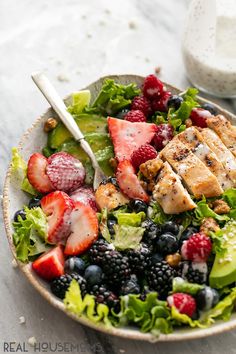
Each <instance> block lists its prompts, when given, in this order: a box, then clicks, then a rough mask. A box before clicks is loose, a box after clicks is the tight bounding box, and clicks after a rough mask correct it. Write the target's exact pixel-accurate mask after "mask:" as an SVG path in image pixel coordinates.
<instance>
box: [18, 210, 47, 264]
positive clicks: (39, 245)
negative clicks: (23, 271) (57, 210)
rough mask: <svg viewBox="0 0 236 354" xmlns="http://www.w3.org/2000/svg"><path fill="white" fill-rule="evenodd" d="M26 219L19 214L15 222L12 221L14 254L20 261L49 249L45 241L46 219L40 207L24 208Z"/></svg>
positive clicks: (26, 260)
mask: <svg viewBox="0 0 236 354" xmlns="http://www.w3.org/2000/svg"><path fill="white" fill-rule="evenodd" d="M24 210H25V213H26V219H25V220H23V219H22V218H21V217H20V216H19V217H18V221H17V222H13V227H14V234H13V242H14V245H15V246H16V255H17V258H18V259H19V260H20V261H21V262H28V261H29V260H32V257H35V256H36V255H39V254H41V253H43V252H45V251H47V250H48V249H49V245H46V243H45V237H46V236H47V220H46V216H45V214H44V213H43V211H42V209H41V208H39V207H37V208H32V209H29V208H27V207H25V208H24Z"/></svg>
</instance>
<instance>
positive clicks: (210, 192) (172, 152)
mask: <svg viewBox="0 0 236 354" xmlns="http://www.w3.org/2000/svg"><path fill="white" fill-rule="evenodd" d="M160 155H161V157H162V158H163V159H164V160H166V161H168V162H169V164H170V165H171V166H172V167H173V169H174V170H175V171H176V172H177V173H178V175H179V176H180V177H181V178H182V179H183V181H184V183H185V184H186V186H187V188H188V190H189V191H190V193H192V194H193V195H194V196H195V197H196V198H201V197H202V195H204V196H205V197H207V198H210V197H216V196H219V195H221V194H222V193H223V189H222V188H221V186H220V184H219V182H218V181H217V178H216V176H214V175H213V173H212V172H211V171H210V170H209V169H208V168H207V167H206V166H205V165H204V163H203V162H202V161H201V160H200V159H199V158H198V157H197V156H196V155H194V154H193V153H192V151H191V150H190V149H189V148H188V147H187V146H186V145H184V144H183V143H182V142H181V141H180V140H179V139H173V140H171V141H170V142H169V143H168V144H167V145H166V146H165V148H164V149H163V150H162V151H161V153H160Z"/></svg>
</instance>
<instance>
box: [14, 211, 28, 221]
mask: <svg viewBox="0 0 236 354" xmlns="http://www.w3.org/2000/svg"><path fill="white" fill-rule="evenodd" d="M18 216H21V218H22V219H23V220H25V219H26V214H25V211H24V210H23V209H21V210H17V211H16V212H15V214H14V221H16V222H17V221H18Z"/></svg>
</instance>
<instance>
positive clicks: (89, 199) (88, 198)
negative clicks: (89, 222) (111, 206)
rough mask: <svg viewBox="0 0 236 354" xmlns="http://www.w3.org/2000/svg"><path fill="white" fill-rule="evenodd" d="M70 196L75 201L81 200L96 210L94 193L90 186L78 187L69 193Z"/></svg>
mask: <svg viewBox="0 0 236 354" xmlns="http://www.w3.org/2000/svg"><path fill="white" fill-rule="evenodd" d="M70 198H71V199H73V200H74V201H75V202H81V203H83V204H84V205H89V206H90V207H91V208H92V209H93V210H94V211H98V208H97V205H96V200H95V193H94V191H93V188H92V187H89V186H83V187H80V188H78V189H76V190H75V191H74V192H73V193H71V194H70Z"/></svg>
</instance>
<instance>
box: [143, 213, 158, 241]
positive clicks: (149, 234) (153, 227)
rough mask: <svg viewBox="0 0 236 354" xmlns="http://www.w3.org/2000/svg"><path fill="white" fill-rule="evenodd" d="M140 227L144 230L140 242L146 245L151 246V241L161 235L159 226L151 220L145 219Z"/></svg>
mask: <svg viewBox="0 0 236 354" xmlns="http://www.w3.org/2000/svg"><path fill="white" fill-rule="evenodd" d="M142 227H143V228H145V231H144V235H143V239H142V241H143V242H145V243H147V244H148V245H150V244H152V243H153V241H154V240H155V239H156V238H157V236H159V235H160V234H161V228H160V226H159V225H157V224H155V223H154V222H153V221H152V220H150V219H146V220H145V221H144V222H143V223H142Z"/></svg>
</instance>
